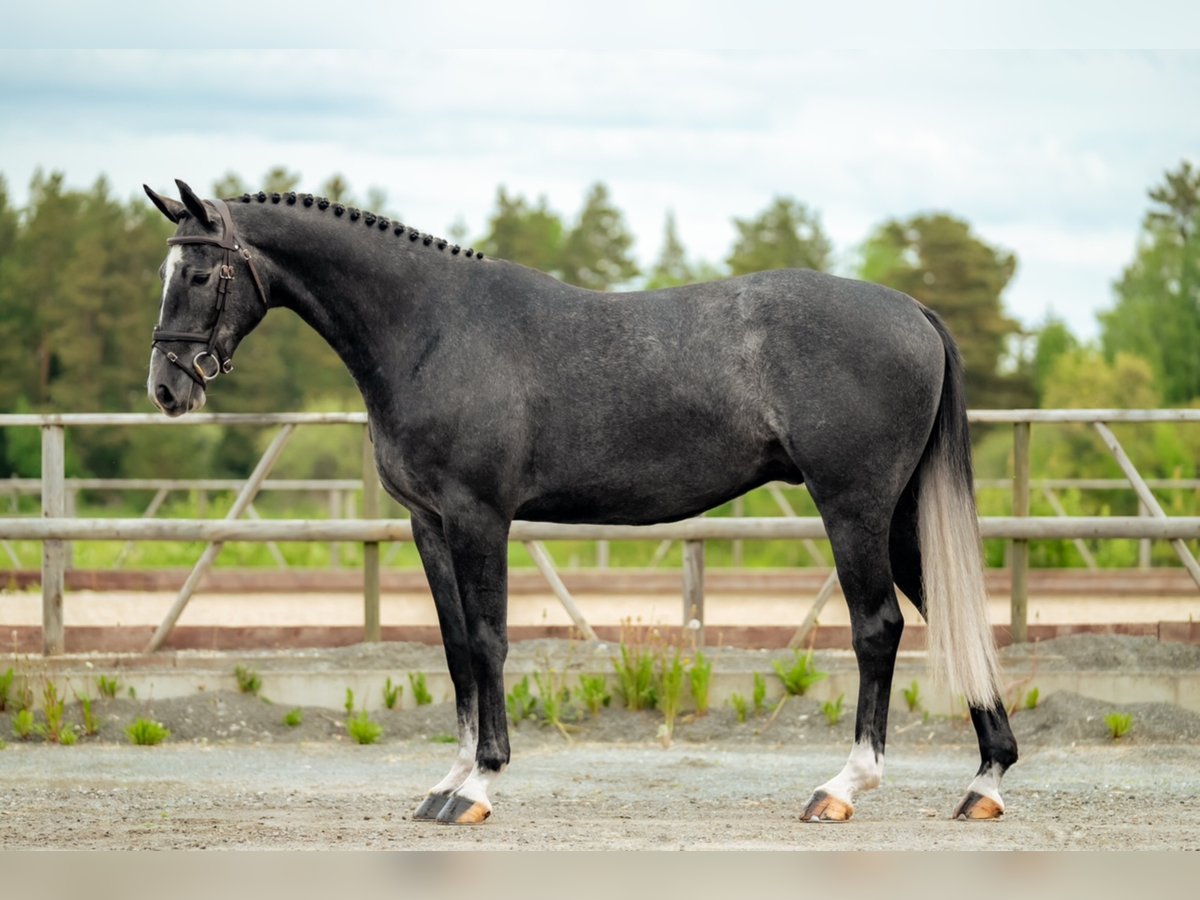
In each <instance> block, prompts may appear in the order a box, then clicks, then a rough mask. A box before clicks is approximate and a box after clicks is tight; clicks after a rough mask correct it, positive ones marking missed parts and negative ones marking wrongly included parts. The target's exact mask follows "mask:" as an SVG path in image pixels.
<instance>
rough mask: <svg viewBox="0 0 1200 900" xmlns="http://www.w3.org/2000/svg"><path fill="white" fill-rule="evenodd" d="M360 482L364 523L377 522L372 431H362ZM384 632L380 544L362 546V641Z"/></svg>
mask: <svg viewBox="0 0 1200 900" xmlns="http://www.w3.org/2000/svg"><path fill="white" fill-rule="evenodd" d="M362 448H363V450H362V480H363V506H362V515H363V518H364V519H378V518H379V471H378V470H377V469H376V468H375V449H374V447H373V446H372V443H371V429H370V426H367V427H366V428H364V429H363V441H362ZM382 638H383V632H382V630H381V628H380V624H379V544H378V543H376V542H368V543H365V544H363V640H364V641H367V642H372V641H379V640H382Z"/></svg>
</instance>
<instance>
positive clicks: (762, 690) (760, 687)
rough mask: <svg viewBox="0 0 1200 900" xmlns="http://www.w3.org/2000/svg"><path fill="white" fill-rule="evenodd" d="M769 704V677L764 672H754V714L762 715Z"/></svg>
mask: <svg viewBox="0 0 1200 900" xmlns="http://www.w3.org/2000/svg"><path fill="white" fill-rule="evenodd" d="M766 705H767V679H766V676H765V675H763V673H762V672H755V673H754V714H755V715H756V716H760V715H762V711H763V708H764V707H765V706H766Z"/></svg>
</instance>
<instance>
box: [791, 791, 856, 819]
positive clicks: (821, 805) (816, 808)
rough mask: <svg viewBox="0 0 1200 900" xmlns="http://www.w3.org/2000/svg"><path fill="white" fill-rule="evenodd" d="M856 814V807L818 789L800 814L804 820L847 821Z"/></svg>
mask: <svg viewBox="0 0 1200 900" xmlns="http://www.w3.org/2000/svg"><path fill="white" fill-rule="evenodd" d="M852 815H854V807H853V806H851V805H850V804H849V803H846V802H845V801H844V800H839V799H838V798H837V797H831V796H830V795H829V794H827V793H825V792H824V791H817V792H816V793H814V794H813V795H812V797H811V798H810V799H809V801H808V805H807V806H805V807H804V812H802V813H801V814H800V820H801V821H803V822H845V821H846V820H848V819H849V818H850V817H851V816H852Z"/></svg>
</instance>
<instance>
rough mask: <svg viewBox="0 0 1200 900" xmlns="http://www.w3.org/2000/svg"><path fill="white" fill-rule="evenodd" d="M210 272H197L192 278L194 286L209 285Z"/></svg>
mask: <svg viewBox="0 0 1200 900" xmlns="http://www.w3.org/2000/svg"><path fill="white" fill-rule="evenodd" d="M208 276H209V273H208V272H197V273H196V274H195V275H193V276H192V284H208Z"/></svg>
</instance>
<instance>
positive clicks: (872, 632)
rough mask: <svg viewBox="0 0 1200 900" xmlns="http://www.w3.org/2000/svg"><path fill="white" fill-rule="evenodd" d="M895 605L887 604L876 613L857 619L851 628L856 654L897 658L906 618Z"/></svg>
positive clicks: (852, 643)
mask: <svg viewBox="0 0 1200 900" xmlns="http://www.w3.org/2000/svg"><path fill="white" fill-rule="evenodd" d="M895 606H896V605H895V604H894V603H893V604H885V606H884V608H881V609H879V610H878V611H876V612H875V613H873V614H871V615H868V616H862V617H860V618H857V619H855V620H854V621H853V622H852V624H851V627H850V642H851V645H852V646H853V647H854V653H855V655H856V656H858V657H859V658H860V659H861V658H864V657H868V658H870V657H878V656H895V654H896V651H897V650H898V649H899V647H900V638H901V636H902V635H903V634H904V616H903V615H901V613H900V610H899V609H898V608H895Z"/></svg>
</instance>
